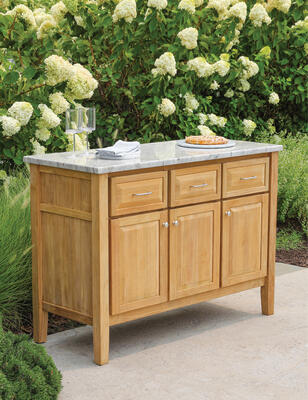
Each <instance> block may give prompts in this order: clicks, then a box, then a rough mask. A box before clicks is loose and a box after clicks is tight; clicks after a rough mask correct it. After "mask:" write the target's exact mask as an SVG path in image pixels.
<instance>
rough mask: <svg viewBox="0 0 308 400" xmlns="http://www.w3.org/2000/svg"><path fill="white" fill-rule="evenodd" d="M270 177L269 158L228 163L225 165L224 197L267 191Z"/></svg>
mask: <svg viewBox="0 0 308 400" xmlns="http://www.w3.org/2000/svg"><path fill="white" fill-rule="evenodd" d="M268 176H269V159H268V157H262V158H254V159H252V160H243V161H231V162H227V163H225V164H224V165H223V197H224V198H228V197H234V196H242V195H246V194H251V193H258V192H264V191H267V190H268Z"/></svg>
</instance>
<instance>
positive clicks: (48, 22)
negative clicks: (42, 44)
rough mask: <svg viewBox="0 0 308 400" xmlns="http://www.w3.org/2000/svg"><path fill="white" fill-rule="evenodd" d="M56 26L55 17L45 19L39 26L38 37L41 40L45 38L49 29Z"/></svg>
mask: <svg viewBox="0 0 308 400" xmlns="http://www.w3.org/2000/svg"><path fill="white" fill-rule="evenodd" d="M56 26H57V22H56V20H55V19H54V18H53V17H51V18H48V19H45V21H44V22H43V23H42V24H41V25H40V27H39V28H38V30H37V32H36V37H37V38H38V39H39V40H40V39H43V38H44V37H45V36H46V35H47V33H48V31H50V29H53V28H55V27H56Z"/></svg>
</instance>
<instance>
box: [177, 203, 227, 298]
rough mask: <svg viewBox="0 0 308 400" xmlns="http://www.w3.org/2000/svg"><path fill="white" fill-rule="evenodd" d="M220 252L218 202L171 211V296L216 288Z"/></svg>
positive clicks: (189, 294) (217, 285)
mask: <svg viewBox="0 0 308 400" xmlns="http://www.w3.org/2000/svg"><path fill="white" fill-rule="evenodd" d="M174 222H175V223H176V222H177V224H176V225H175V224H174ZM219 253H220V203H208V204H200V205H196V206H191V207H181V208H178V209H174V210H171V211H170V299H171V300H173V299H178V298H181V297H185V296H191V295H194V294H197V293H202V292H206V291H208V290H213V289H216V288H218V287H219V258H220V257H219Z"/></svg>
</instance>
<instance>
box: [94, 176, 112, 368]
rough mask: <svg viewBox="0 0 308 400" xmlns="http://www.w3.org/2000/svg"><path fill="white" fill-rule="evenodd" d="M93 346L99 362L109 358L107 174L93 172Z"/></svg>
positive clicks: (95, 360)
mask: <svg viewBox="0 0 308 400" xmlns="http://www.w3.org/2000/svg"><path fill="white" fill-rule="evenodd" d="M91 187H92V190H91V193H92V277H93V278H92V293H93V349H94V362H95V363H96V364H98V365H103V364H106V363H107V362H108V361H109V240H108V239H109V221H108V176H107V175H95V174H92V178H91Z"/></svg>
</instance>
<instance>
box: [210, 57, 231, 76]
mask: <svg viewBox="0 0 308 400" xmlns="http://www.w3.org/2000/svg"><path fill="white" fill-rule="evenodd" d="M213 66H214V70H215V72H217V73H218V75H220V76H225V75H227V73H228V72H229V70H230V63H228V61H224V60H219V61H216V62H215V63H214V64H213Z"/></svg>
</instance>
